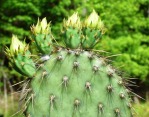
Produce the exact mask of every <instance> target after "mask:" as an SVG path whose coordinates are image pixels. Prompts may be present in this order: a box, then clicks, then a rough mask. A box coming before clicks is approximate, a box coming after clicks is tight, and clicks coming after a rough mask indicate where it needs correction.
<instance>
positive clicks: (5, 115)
mask: <svg viewBox="0 0 149 117" xmlns="http://www.w3.org/2000/svg"><path fill="white" fill-rule="evenodd" d="M18 100H19V97H18V95H13V97H12V95H11V96H10V95H7V99H6V98H4V96H3V95H0V117H24V116H23V115H21V114H20V113H19V111H18V110H19V109H20V108H19V103H18Z"/></svg>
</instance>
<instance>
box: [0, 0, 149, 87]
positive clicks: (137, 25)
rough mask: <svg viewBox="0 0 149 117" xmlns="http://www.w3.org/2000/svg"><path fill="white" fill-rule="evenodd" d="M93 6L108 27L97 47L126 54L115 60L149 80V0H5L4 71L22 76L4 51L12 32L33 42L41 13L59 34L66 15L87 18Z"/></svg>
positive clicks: (1, 27)
mask: <svg viewBox="0 0 149 117" xmlns="http://www.w3.org/2000/svg"><path fill="white" fill-rule="evenodd" d="M93 9H95V10H96V11H97V12H98V13H99V15H100V17H101V19H102V20H103V21H104V23H105V25H106V27H107V29H108V31H107V33H106V34H105V36H104V37H103V39H102V40H101V43H100V44H98V45H97V46H96V48H97V49H99V50H105V51H108V52H110V53H112V54H122V55H121V56H118V57H114V58H112V60H114V61H115V62H113V64H114V65H115V66H116V67H118V68H119V67H121V66H122V67H121V68H120V69H122V70H124V71H125V72H127V73H128V74H130V75H131V76H132V77H137V78H140V80H142V81H144V82H146V84H149V80H148V78H149V1H148V0H82V1H80V0H1V1H0V17H1V20H0V72H2V71H3V72H4V71H5V72H6V73H8V74H9V75H8V77H13V75H16V76H18V74H16V73H15V72H14V71H11V72H10V70H11V68H10V67H9V64H8V61H7V58H6V56H5V54H4V46H9V44H10V40H11V36H12V34H16V35H18V37H19V38H20V39H24V38H26V41H27V42H30V39H29V38H30V37H29V34H30V31H29V30H30V26H31V25H32V24H36V21H37V19H38V17H39V18H43V17H47V20H48V21H51V23H52V32H53V33H54V35H59V34H60V29H61V24H60V23H61V22H62V21H63V18H67V17H68V16H70V15H71V14H72V13H73V12H74V11H78V12H79V15H80V16H81V17H83V18H85V17H86V16H87V15H89V14H90V13H91V11H92V10H93ZM56 38H57V39H60V37H56ZM0 77H1V76H0ZM0 86H1V84H0Z"/></svg>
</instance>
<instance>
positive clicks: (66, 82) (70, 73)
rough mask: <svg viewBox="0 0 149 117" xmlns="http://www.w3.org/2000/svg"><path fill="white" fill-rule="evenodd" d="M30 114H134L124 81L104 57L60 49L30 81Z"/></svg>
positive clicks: (112, 116)
mask: <svg viewBox="0 0 149 117" xmlns="http://www.w3.org/2000/svg"><path fill="white" fill-rule="evenodd" d="M27 100H28V101H29V103H28V108H27V110H26V112H27V116H29V117H131V109H130V107H129V104H130V99H129V96H128V94H127V91H126V88H125V86H124V85H123V80H122V78H121V77H120V76H118V75H117V74H116V73H115V70H114V69H113V68H112V67H111V66H109V65H106V64H105V62H104V60H103V58H99V57H98V56H97V55H96V54H93V53H90V52H87V51H82V50H73V51H72V50H66V49H59V50H58V51H57V52H55V53H53V54H52V55H51V56H50V59H49V60H47V61H45V62H44V63H42V64H40V65H39V69H38V71H37V72H36V74H35V76H34V78H32V80H31V92H30V94H29V96H28V99H27Z"/></svg>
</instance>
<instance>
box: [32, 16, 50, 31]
mask: <svg viewBox="0 0 149 117" xmlns="http://www.w3.org/2000/svg"><path fill="white" fill-rule="evenodd" d="M31 31H32V33H33V34H39V33H40V34H49V33H50V23H47V19H46V18H43V19H42V20H41V21H39V19H38V22H37V24H36V26H34V25H33V26H32V27H31Z"/></svg>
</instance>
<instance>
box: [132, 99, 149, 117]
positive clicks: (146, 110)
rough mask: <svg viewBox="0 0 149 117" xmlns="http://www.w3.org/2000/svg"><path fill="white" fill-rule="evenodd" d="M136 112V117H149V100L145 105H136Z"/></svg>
mask: <svg viewBox="0 0 149 117" xmlns="http://www.w3.org/2000/svg"><path fill="white" fill-rule="evenodd" d="M134 110H135V112H136V115H135V116H134V117H149V100H148V101H147V102H145V103H140V104H135V105H134Z"/></svg>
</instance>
